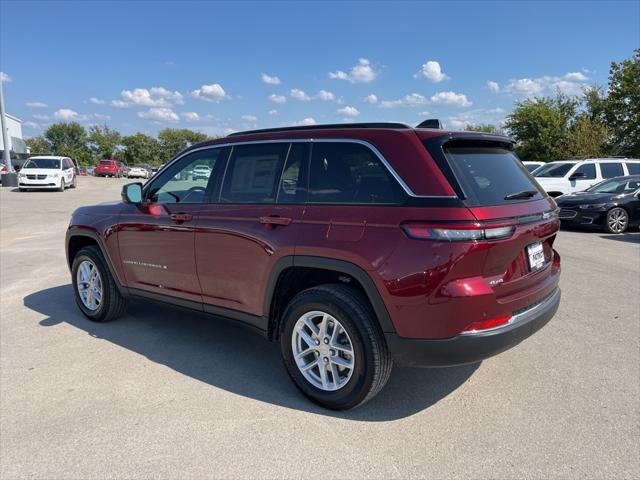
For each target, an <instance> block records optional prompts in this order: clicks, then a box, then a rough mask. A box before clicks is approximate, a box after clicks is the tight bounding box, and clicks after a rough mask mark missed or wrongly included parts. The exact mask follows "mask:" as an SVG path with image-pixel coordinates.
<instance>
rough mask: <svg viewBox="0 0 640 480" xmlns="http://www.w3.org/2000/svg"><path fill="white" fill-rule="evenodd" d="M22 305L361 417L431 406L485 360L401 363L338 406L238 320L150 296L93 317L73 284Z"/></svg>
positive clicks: (164, 360) (283, 400)
mask: <svg viewBox="0 0 640 480" xmlns="http://www.w3.org/2000/svg"><path fill="white" fill-rule="evenodd" d="M24 305H25V306H26V307H27V308H29V309H31V310H34V311H36V312H39V313H41V314H43V315H46V318H45V319H43V320H41V321H40V325H42V326H43V327H55V326H57V325H60V324H63V323H67V324H69V325H72V326H74V327H76V328H79V329H80V330H84V331H85V332H87V333H88V334H89V335H91V336H92V337H96V338H100V339H104V340H107V341H109V342H112V343H114V344H116V345H119V346H121V347H124V348H127V349H129V350H132V351H134V352H136V353H138V354H140V355H144V356H145V357H147V358H148V359H149V360H151V361H153V362H156V363H159V364H162V365H166V366H167V367H169V368H172V369H173V370H175V371H177V372H180V373H182V374H184V375H188V376H190V377H192V378H195V379H197V380H199V381H202V382H205V383H207V384H210V385H214V386H215V387H218V388H222V389H225V390H227V391H229V392H233V393H235V394H238V395H243V396H246V397H250V398H254V399H256V400H259V401H263V402H269V403H272V404H275V405H280V406H284V407H287V408H292V409H297V410H302V411H307V412H310V413H314V414H318V415H327V416H332V417H338V418H344V419H349V420H356V421H370V422H381V421H390V420H396V419H400V418H404V417H407V416H410V415H413V414H415V413H417V412H420V411H422V410H424V409H427V408H429V407H430V406H432V405H434V404H435V403H437V402H438V401H439V400H441V399H443V398H444V397H446V396H447V395H449V394H450V393H451V392H452V391H454V390H455V389H457V388H458V387H459V386H460V385H462V384H463V383H464V382H465V381H467V380H468V379H469V377H470V376H471V375H472V374H473V373H474V372H475V370H476V369H477V368H478V366H479V365H480V363H476V364H471V365H465V366H460V367H449V368H433V369H417V368H395V369H394V371H393V373H392V374H391V379H390V380H389V383H388V384H387V386H386V387H385V388H384V389H383V391H382V392H380V394H379V395H378V396H377V397H375V398H374V399H372V400H371V401H369V402H368V403H366V404H365V405H363V406H362V407H360V408H357V409H354V410H351V411H347V412H333V411H331V410H327V409H324V408H322V407H319V406H316V405H315V404H313V403H311V402H310V401H309V400H307V399H306V398H305V397H304V396H303V395H302V394H301V393H299V392H298V390H297V389H296V388H295V387H294V385H293V384H292V383H291V381H290V380H289V378H288V375H287V373H286V371H285V368H284V366H283V365H282V361H281V360H280V353H279V349H278V345H277V344H275V343H271V342H268V341H266V340H265V339H264V338H262V337H261V336H260V335H258V334H255V333H252V332H251V331H249V330H248V329H246V328H243V327H241V326H239V325H236V324H231V323H228V322H225V321H218V320H217V319H215V318H212V317H211V316H208V315H205V314H201V313H198V312H192V311H190V310H183V309H179V308H176V307H171V306H166V305H160V304H156V303H151V302H145V301H132V302H130V304H129V306H128V309H127V314H126V315H125V316H124V317H122V318H121V319H118V320H116V321H114V322H111V323H94V322H91V321H89V320H87V319H86V318H85V317H84V316H83V315H82V314H81V313H80V311H79V309H78V307H77V306H76V304H75V301H74V298H73V291H72V287H71V285H62V286H58V287H53V288H48V289H46V290H41V291H39V292H35V293H33V294H31V295H28V296H26V297H25V298H24Z"/></svg>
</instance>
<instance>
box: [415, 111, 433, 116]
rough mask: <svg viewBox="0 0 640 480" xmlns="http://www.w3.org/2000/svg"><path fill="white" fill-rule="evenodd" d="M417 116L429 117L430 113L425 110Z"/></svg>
mask: <svg viewBox="0 0 640 480" xmlns="http://www.w3.org/2000/svg"><path fill="white" fill-rule="evenodd" d="M418 115H419V116H421V117H426V116H427V115H431V113H429V112H427V111H426V110H425V111H424V112H418Z"/></svg>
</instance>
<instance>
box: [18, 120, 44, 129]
mask: <svg viewBox="0 0 640 480" xmlns="http://www.w3.org/2000/svg"><path fill="white" fill-rule="evenodd" d="M22 125H23V126H25V127H29V128H33V129H36V128H40V125H39V124H38V123H36V122H31V121H28V122H23V124H22Z"/></svg>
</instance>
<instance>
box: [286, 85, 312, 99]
mask: <svg viewBox="0 0 640 480" xmlns="http://www.w3.org/2000/svg"><path fill="white" fill-rule="evenodd" d="M289 95H290V96H291V98H295V99H296V100H300V101H301V102H307V101H309V100H311V97H309V95H307V94H306V93H305V92H304V91H303V90H300V89H299V88H292V89H291V90H290V91H289Z"/></svg>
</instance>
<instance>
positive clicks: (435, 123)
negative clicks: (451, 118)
mask: <svg viewBox="0 0 640 480" xmlns="http://www.w3.org/2000/svg"><path fill="white" fill-rule="evenodd" d="M416 128H435V129H436V130H442V122H441V121H440V119H439V118H429V119H428V120H425V121H424V122H422V123H420V124H419V125H418V126H416Z"/></svg>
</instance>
